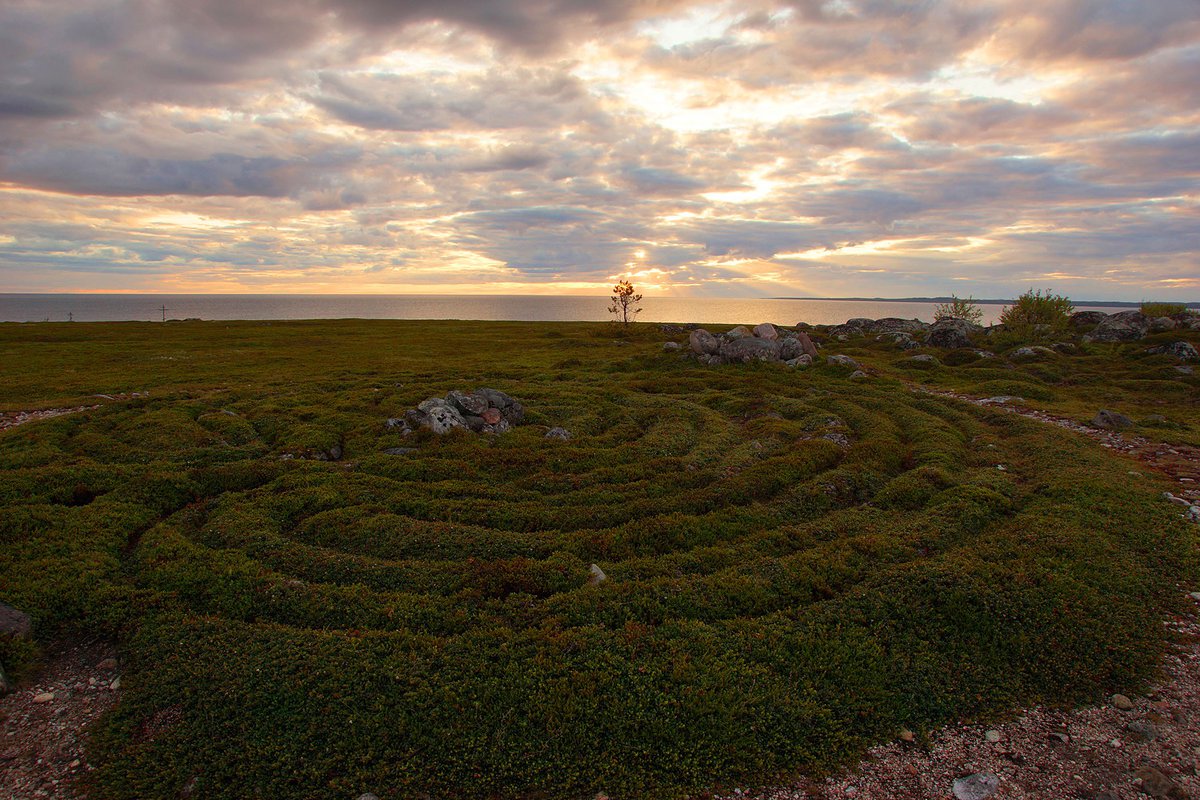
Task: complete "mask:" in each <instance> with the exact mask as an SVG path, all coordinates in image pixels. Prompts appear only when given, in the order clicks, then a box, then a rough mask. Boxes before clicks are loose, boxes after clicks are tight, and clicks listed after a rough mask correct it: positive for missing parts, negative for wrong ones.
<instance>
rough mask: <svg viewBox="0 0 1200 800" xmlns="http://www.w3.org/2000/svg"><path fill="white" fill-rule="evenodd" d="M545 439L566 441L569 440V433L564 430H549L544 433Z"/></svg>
mask: <svg viewBox="0 0 1200 800" xmlns="http://www.w3.org/2000/svg"><path fill="white" fill-rule="evenodd" d="M546 438H547V439H558V440H559V441H563V442H565V441H567V440H568V439H570V438H571V432H570V431H569V430H567V429H566V428H551V429H550V430H548V431H546Z"/></svg>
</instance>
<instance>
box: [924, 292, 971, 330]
mask: <svg viewBox="0 0 1200 800" xmlns="http://www.w3.org/2000/svg"><path fill="white" fill-rule="evenodd" d="M933 318H934V319H935V320H943V319H965V320H966V321H967V322H972V323H974V324H976V325H978V324H980V323H981V322H983V309H982V308H980V307H979V306H978V305H976V304H975V298H973V297H968V298H967V299H966V300H963V299H962V298H961V297H958V296H957V295H951V297H950V302H949V303H940V304H938V306H937V308H935V309H934V310H933Z"/></svg>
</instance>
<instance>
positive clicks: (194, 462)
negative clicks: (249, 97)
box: [0, 321, 1194, 800]
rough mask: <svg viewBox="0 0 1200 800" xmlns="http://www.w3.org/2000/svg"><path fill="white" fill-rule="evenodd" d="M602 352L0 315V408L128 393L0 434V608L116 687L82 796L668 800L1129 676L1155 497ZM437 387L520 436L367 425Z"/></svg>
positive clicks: (1007, 422) (1140, 651) (376, 327)
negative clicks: (553, 432) (400, 344)
mask: <svg viewBox="0 0 1200 800" xmlns="http://www.w3.org/2000/svg"><path fill="white" fill-rule="evenodd" d="M64 328H69V330H63V329H64ZM638 331H639V329H638V328H637V327H636V326H635V327H634V328H633V330H632V331H631V333H630V337H629V339H628V340H622V341H621V342H620V344H621V345H622V346H614V345H615V343H614V342H613V341H612V340H611V339H610V338H607V337H606V336H605V335H603V334H597V333H596V332H595V330H594V326H588V325H571V324H554V325H548V324H547V325H534V324H515V323H513V324H505V323H474V324H463V323H445V324H442V323H412V322H390V321H387V322H385V321H379V322H327V323H285V324H280V323H274V324H272V325H267V324H255V323H233V324H230V323H219V324H207V323H205V324H199V325H193V326H191V328H190V329H189V330H187V331H184V330H183V329H182V327H179V328H170V327H167V328H163V327H161V326H149V325H145V326H143V325H120V326H118V325H94V326H92V325H89V326H82V325H74V326H36V327H34V326H20V327H19V326H5V327H3V328H0V337H3V344H4V347H5V348H6V352H8V353H10V354H12V355H13V356H14V357H13V358H6V359H5V360H4V362H3V363H4V366H3V368H2V369H3V372H4V373H5V374H4V378H5V382H0V386H3V387H5V388H2V389H0V403H3V404H5V406H4V407H12V406H13V404H14V403H17V402H21V401H27V399H28V398H30V397H35V398H39V399H41V400H42V401H44V402H45V403H47V404H49V403H53V402H56V401H58V402H65V401H66V400H69V399H71V398H73V397H77V396H84V395H86V394H92V393H96V392H102V391H107V392H110V393H112V392H118V391H125V390H128V389H130V388H137V389H143V390H149V392H150V394H149V396H148V397H139V398H135V399H131V400H127V401H119V402H113V403H108V404H105V405H103V406H102V407H101V408H99V409H95V410H91V411H86V412H83V413H79V414H74V415H69V416H61V417H56V418H52V419H47V420H43V421H40V422H37V423H33V424H28V425H24V426H21V427H19V428H15V429H12V430H10V431H8V432H5V433H4V434H3V435H0V464H2V465H3V467H2V468H0V496H2V497H3V503H4V507H3V516H2V517H0V543H2V545H3V546H2V547H0V575H2V576H3V578H2V579H0V599H2V600H4V601H5V602H9V603H12V604H13V605H16V606H18V607H20V608H23V609H25V610H27V611H28V612H29V613H30V614H31V615H32V616H33V617H34V622H35V635H36V636H37V637H39V638H40V639H42V640H43V641H44V640H45V639H46V638H48V637H50V636H53V635H56V634H62V633H69V632H71V631H97V630H100V631H104V632H107V633H108V634H110V635H112V636H115V637H118V638H119V640H120V643H121V650H122V656H123V658H124V659H126V661H127V663H128V671H127V673H126V675H125V676H124V678H123V686H124V687H125V695H124V696H123V699H122V703H121V705H120V707H119V708H118V710H117V711H116V712H115V713H114V714H113V715H111V716H110V717H109V718H108V720H107V722H106V725H105V727H104V729H103V731H101V733H100V734H99V735H98V737H97V740H96V742H97V744H96V747H97V749H98V753H97V757H98V758H99V762H100V768H99V770H98V771H97V772H96V773H94V776H93V778H92V784H93V785H92V790H93V796H95V797H98V798H139V799H142V800H145V799H148V798H174V797H178V796H181V793H184V794H188V793H190V794H191V796H195V797H205V798H240V797H246V796H261V797H272V798H314V797H330V798H334V797H353V796H356V795H357V794H358V793H361V792H372V793H374V794H376V795H378V796H379V797H382V798H387V797H422V796H433V797H463V798H472V797H477V798H497V797H503V798H517V797H528V798H572V797H579V796H585V795H591V794H594V793H596V792H599V791H604V792H607V793H608V794H609V795H611V796H613V797H619V798H632V797H637V798H654V797H679V796H684V795H687V794H689V793H695V792H701V791H704V790H707V789H710V788H716V787H721V786H725V787H730V786H734V785H738V786H745V785H765V784H770V783H773V782H776V781H781V780H786V779H787V778H788V777H791V776H795V775H797V774H798V773H800V772H802V771H812V770H822V769H827V768H831V767H833V766H836V765H839V764H843V763H845V762H846V761H847V760H848V759H850V758H852V757H854V756H855V755H856V754H858V753H860V752H861V750H862V748H864V747H865V746H867V745H869V744H871V743H874V742H877V741H880V740H885V739H888V738H890V737H891V736H893V735H895V733H896V732H897V731H898V730H900V729H901V728H909V729H912V730H918V731H919V730H923V729H928V728H930V727H931V726H935V725H938V724H941V723H945V722H949V721H951V720H955V719H959V718H963V717H974V716H978V715H986V714H992V713H996V712H1000V711H1002V710H1004V709H1008V708H1011V707H1013V706H1015V705H1017V704H1019V703H1028V702H1042V701H1044V702H1070V701H1081V700H1089V699H1096V698H1099V697H1100V696H1102V695H1103V694H1105V693H1107V692H1111V691H1113V690H1116V689H1127V688H1128V687H1129V686H1131V685H1135V684H1136V683H1138V682H1139V681H1142V680H1145V679H1146V678H1148V677H1149V676H1150V675H1152V674H1153V670H1154V659H1155V656H1156V655H1157V654H1158V653H1160V652H1161V650H1162V648H1163V647H1164V644H1165V643H1164V638H1163V637H1164V633H1163V627H1162V625H1161V622H1160V620H1161V615H1162V614H1163V613H1164V610H1165V609H1167V608H1169V607H1170V606H1171V603H1172V602H1173V600H1172V598H1174V597H1176V595H1178V594H1179V592H1178V590H1177V589H1176V582H1177V581H1179V580H1182V579H1183V578H1184V577H1185V576H1189V575H1192V574H1193V573H1192V572H1190V570H1191V568H1192V563H1191V560H1190V559H1191V556H1190V552H1191V550H1190V548H1191V546H1192V539H1191V538H1189V537H1190V536H1191V535H1192V534H1193V533H1194V532H1193V531H1192V530H1190V529H1189V528H1188V526H1187V524H1186V523H1184V522H1183V521H1182V520H1180V519H1178V515H1177V514H1175V513H1173V511H1172V509H1171V508H1170V507H1168V506H1167V505H1165V504H1163V503H1161V502H1160V500H1159V494H1160V492H1161V486H1159V485H1158V484H1156V483H1155V482H1154V481H1153V480H1151V479H1149V478H1143V479H1140V480H1132V479H1131V478H1130V476H1129V474H1128V468H1127V465H1126V464H1125V463H1122V462H1119V461H1117V460H1116V459H1114V458H1113V457H1112V456H1111V455H1109V454H1107V453H1105V452H1103V451H1102V450H1101V449H1100V448H1097V447H1095V446H1094V445H1093V444H1091V443H1089V442H1086V441H1081V440H1079V439H1077V438H1074V437H1072V436H1071V435H1070V434H1069V433H1067V432H1063V431H1058V430H1056V429H1051V428H1047V427H1046V426H1041V425H1039V424H1038V423H1035V422H1032V421H1029V420H1025V419H1022V418H1020V417H1017V416H1014V415H1008V414H1005V413H1003V412H1000V411H996V410H993V409H985V408H977V407H974V406H971V405H968V404H965V403H960V402H957V401H954V400H949V399H943V398H939V397H933V396H928V395H923V394H918V393H914V392H912V391H910V390H909V389H908V388H906V387H905V386H904V385H902V384H901V383H899V382H897V381H894V380H889V379H879V380H872V381H869V382H861V381H857V382H856V381H852V380H851V379H849V378H848V377H847V376H846V374H845V370H841V369H837V368H835V367H832V366H827V365H815V366H813V367H811V368H810V369H808V370H806V371H804V372H797V371H795V370H784V369H779V368H778V367H777V366H776V365H771V364H761V363H759V364H756V363H751V364H744V365H737V366H720V367H704V366H701V365H699V364H697V363H696V362H694V361H688V360H681V359H680V358H678V357H677V356H675V355H671V354H668V353H663V352H662V350H661V337H660V336H658V335H657V334H656V332H655V331H653V330H650V331H647V332H646V333H645V335H642V334H640V333H639V332H638ZM760 338H761V337H760ZM396 340H402V341H405V342H406V346H405V347H404V348H403V349H402V350H398V349H396V348H394V347H392V346H390V343H392V342H394V341H396ZM116 343H119V344H120V347H115V346H114V345H115V344H116ZM876 346H877V347H878V348H881V352H883V348H890V347H891V345H886V344H879V345H876ZM893 349H894V348H893ZM855 352H856V356H857V351H855ZM268 363H269V365H270V368H267V367H268ZM16 364H24V366H23V367H22V368H21V370H19V371H18V370H17V369H16V366H15V365H16ZM85 366H86V369H84V367H85ZM944 369H949V368H948V367H937V369H936V370H934V372H936V371H940V370H944ZM996 372H997V375H1000V374H1001V373H1000V372H999V371H996ZM980 377H981V378H985V377H986V379H993V378H992V377H991V373H981V376H980ZM464 383H466V385H488V386H497V387H500V389H501V390H502V391H506V392H510V393H512V394H513V395H515V396H519V397H521V398H522V400H523V401H524V402H525V403H526V406H525V409H524V424H523V425H521V426H519V427H513V428H512V429H511V430H509V431H508V432H507V433H505V435H504V436H474V435H472V434H471V433H470V432H469V431H466V430H451V431H449V432H447V433H445V434H444V435H435V434H433V433H432V432H430V431H427V430H417V431H415V432H414V433H412V434H411V435H409V436H407V437H404V436H402V435H401V433H400V432H399V431H398V430H394V429H389V428H388V427H387V426H386V425H385V420H386V419H388V418H389V417H395V416H397V415H398V414H400V413H401V412H402V411H403V410H404V409H406V408H410V407H412V406H413V405H414V404H415V403H417V402H418V401H420V400H421V399H422V398H426V397H429V396H430V395H439V394H442V393H445V392H446V391H448V390H450V389H452V388H454V387H455V386H461V385H464ZM560 422H561V423H562V424H563V425H566V426H567V427H568V428H569V429H570V430H571V431H572V434H573V436H572V438H571V439H570V440H567V441H559V440H548V439H546V438H545V437H544V432H545V428H546V426H547V425H548V424H551V423H553V424H555V425H557V424H559V423H560ZM334 443H336V444H338V445H339V446H341V447H342V448H343V452H342V454H341V460H340V461H332V460H327V461H320V460H316V459H306V458H281V456H283V455H287V454H290V453H295V452H299V451H301V450H303V449H305V448H308V449H310V450H311V451H314V452H317V451H319V452H324V451H327V450H328V449H329V448H330V447H332V445H333V444H334ZM399 444H404V445H406V447H408V448H415V449H412V450H411V451H408V450H406V451H405V455H402V456H396V455H389V454H388V452H387V451H389V450H394V449H395V448H396V446H397V445H399ZM593 564H595V565H597V567H598V571H599V572H600V574H602V575H603V576H604V579H603V580H600V579H598V578H597V570H593V569H592V565H593Z"/></svg>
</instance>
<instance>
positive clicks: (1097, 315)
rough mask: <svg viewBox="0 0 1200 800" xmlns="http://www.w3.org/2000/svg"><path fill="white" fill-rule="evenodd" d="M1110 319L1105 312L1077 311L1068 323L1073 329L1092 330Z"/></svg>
mask: <svg viewBox="0 0 1200 800" xmlns="http://www.w3.org/2000/svg"><path fill="white" fill-rule="evenodd" d="M1106 319H1108V314H1105V313H1104V312H1103V311H1076V312H1075V313H1074V314H1072V315H1071V318H1070V320H1069V321H1068V322H1069V324H1070V325H1071V327H1072V328H1076V329H1079V328H1090V327H1092V326H1093V325H1099V324H1100V323H1101V322H1103V321H1104V320H1106Z"/></svg>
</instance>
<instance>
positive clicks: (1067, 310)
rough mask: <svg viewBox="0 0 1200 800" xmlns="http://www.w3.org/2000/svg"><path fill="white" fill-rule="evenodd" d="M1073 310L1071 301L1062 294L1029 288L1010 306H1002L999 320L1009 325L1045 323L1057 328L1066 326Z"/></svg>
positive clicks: (1049, 326)
mask: <svg viewBox="0 0 1200 800" xmlns="http://www.w3.org/2000/svg"><path fill="white" fill-rule="evenodd" d="M1074 310H1075V307H1074V306H1073V305H1071V301H1070V300H1069V299H1068V298H1066V297H1064V296H1063V295H1059V294H1052V293H1051V292H1050V290H1049V289H1047V290H1046V291H1045V293H1042V291H1041V290H1040V289H1039V290H1038V291H1036V292H1035V291H1034V290H1033V289H1030V290H1029V291H1027V292H1025V294H1023V295H1021V296H1020V297H1018V298H1017V300H1016V302H1015V303H1013V304H1012V305H1011V306H1005V307H1004V310H1003V311H1001V312H1000V321H1001V322H1003V323H1004V324H1005V325H1006V326H1009V327H1022V326H1029V327H1032V326H1035V325H1045V326H1047V327H1048V328H1051V329H1056V330H1057V329H1062V328H1065V327H1066V326H1067V321H1068V320H1069V319H1070V317H1071V312H1072V311H1074Z"/></svg>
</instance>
